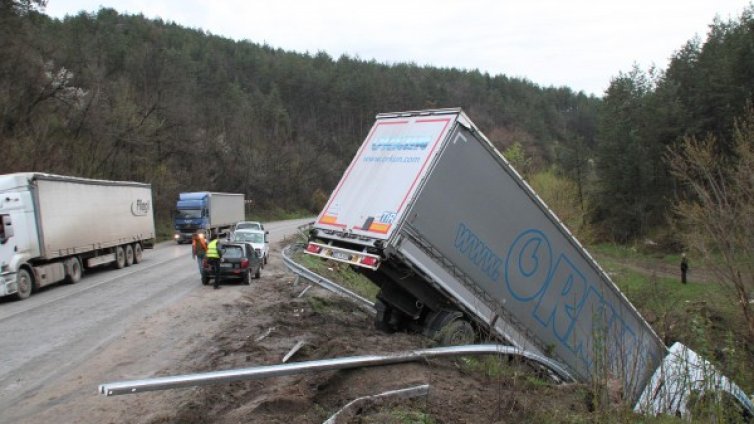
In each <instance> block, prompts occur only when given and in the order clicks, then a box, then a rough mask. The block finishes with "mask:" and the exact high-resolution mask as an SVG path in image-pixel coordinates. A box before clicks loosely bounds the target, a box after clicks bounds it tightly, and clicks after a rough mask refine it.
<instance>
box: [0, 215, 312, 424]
mask: <svg viewBox="0 0 754 424" xmlns="http://www.w3.org/2000/svg"><path fill="white" fill-rule="evenodd" d="M309 221H311V219H301V220H290V221H279V222H270V223H266V224H265V227H266V229H267V230H269V231H270V241H271V242H272V243H276V242H279V241H281V240H282V238H283V237H284V236H285V235H288V234H292V233H294V232H295V231H296V227H298V226H300V225H302V224H304V223H306V222H309ZM190 254H191V246H190V245H176V244H175V243H174V242H164V243H160V244H158V245H157V246H156V247H155V249H152V250H146V251H145V253H144V260H143V261H142V262H141V263H140V264H138V265H132V266H130V267H127V268H123V269H120V270H115V269H108V268H106V267H103V268H102V269H98V270H93V271H91V272H88V273H87V274H86V275H85V276H84V278H83V279H82V280H81V281H80V282H79V283H77V284H75V285H66V284H57V285H54V286H52V287H49V288H45V289H43V290H41V291H40V292H39V293H35V294H34V295H32V296H31V297H30V298H28V299H26V300H24V301H20V302H19V301H11V300H8V299H2V300H0V422H2V418H1V417H2V415H3V412H4V411H5V412H9V411H12V410H13V406H14V405H15V404H16V403H18V402H19V401H20V400H22V399H24V398H27V397H30V396H33V395H34V394H35V393H36V392H38V391H39V390H40V389H41V388H43V387H44V386H45V385H47V384H53V383H54V384H61V383H64V382H61V381H59V380H60V379H61V378H62V377H63V376H65V375H66V373H67V372H68V371H69V370H70V369H72V368H74V367H78V366H81V365H82V363H85V362H86V361H87V360H88V359H90V358H91V357H92V355H93V354H94V353H95V352H96V351H97V350H98V349H101V348H102V347H103V346H105V345H107V344H108V343H110V342H111V341H112V340H113V339H115V338H118V337H119V336H120V335H121V334H123V333H124V332H125V331H127V330H128V328H129V326H130V324H131V323H133V322H137V321H140V320H142V319H143V318H144V317H146V316H148V315H155V314H158V315H159V313H160V310H162V309H165V308H167V307H169V306H170V305H172V304H174V303H176V302H178V301H180V300H181V299H182V298H184V297H185V296H187V295H188V294H189V293H191V292H192V291H195V290H201V288H202V286H201V284H198V273H197V269H196V267H195V266H190V265H189V264H191V262H190V260H188V261H187V260H186V259H187V256H189V255H190ZM134 354H135V356H138V352H134Z"/></svg>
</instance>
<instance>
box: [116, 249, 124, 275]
mask: <svg viewBox="0 0 754 424" xmlns="http://www.w3.org/2000/svg"><path fill="white" fill-rule="evenodd" d="M124 266H126V252H124V251H123V247H122V246H118V247H116V248H115V268H116V269H121V268H123V267H124Z"/></svg>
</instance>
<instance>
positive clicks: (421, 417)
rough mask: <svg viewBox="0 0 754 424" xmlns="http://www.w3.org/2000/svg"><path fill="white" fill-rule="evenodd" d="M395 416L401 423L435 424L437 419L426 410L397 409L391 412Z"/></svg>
mask: <svg viewBox="0 0 754 424" xmlns="http://www.w3.org/2000/svg"><path fill="white" fill-rule="evenodd" d="M390 415H392V417H393V418H395V419H396V420H397V422H399V423H401V424H435V422H436V421H435V420H434V419H433V418H432V417H431V416H430V415H429V414H428V413H426V412H420V411H409V410H405V409H395V410H393V411H392V412H391V414H390Z"/></svg>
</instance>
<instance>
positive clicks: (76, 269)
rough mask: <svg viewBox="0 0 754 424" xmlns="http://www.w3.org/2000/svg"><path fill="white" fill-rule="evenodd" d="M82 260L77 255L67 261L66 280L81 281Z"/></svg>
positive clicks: (70, 282) (69, 282)
mask: <svg viewBox="0 0 754 424" xmlns="http://www.w3.org/2000/svg"><path fill="white" fill-rule="evenodd" d="M81 275H82V270H81V260H79V258H78V257H77V256H74V257H72V258H68V259H66V261H65V281H66V283H68V284H76V283H78V282H79V281H81Z"/></svg>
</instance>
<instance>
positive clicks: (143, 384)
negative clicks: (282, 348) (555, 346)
mask: <svg viewBox="0 0 754 424" xmlns="http://www.w3.org/2000/svg"><path fill="white" fill-rule="evenodd" d="M469 355H501V356H516V357H521V358H525V359H527V360H529V361H532V362H534V363H537V364H539V365H541V366H543V367H545V368H547V369H549V370H550V371H552V373H553V374H554V375H555V376H557V377H558V378H559V379H560V380H562V381H566V382H573V381H575V380H574V378H573V376H572V375H571V374H570V373H569V372H568V371H567V370H566V369H565V368H564V367H563V366H562V365H560V364H559V363H557V362H556V361H554V360H552V359H550V358H547V357H545V356H541V355H538V354H536V353H532V352H528V351H525V350H521V349H519V348H516V347H513V346H504V345H498V344H482V345H465V346H447V347H436V348H431V349H420V350H411V351H407V352H398V353H392V354H385V355H365V356H347V357H341V358H333V359H320V360H316V361H306V362H293V363H289V364H277V365H263V366H258V367H250V368H241V369H233V370H225V371H213V372H206V373H199V374H185V375H178V376H166V377H155V378H148V379H144V380H131V381H120V382H115V383H105V384H101V385H100V386H99V392H100V394H102V395H105V396H115V395H125V394H131V393H141V392H147V391H153V390H167V389H177V388H181V387H192V386H205V385H210V384H222V383H230V382H234V381H246V380H260V379H263V378H269V377H280V376H284V375H294V374H300V373H304V372H315V371H332V370H341V369H352V368H361V367H369V366H381V365H390V364H399V363H404V362H416V361H425V360H429V359H436V358H445V357H455V356H469Z"/></svg>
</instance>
